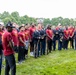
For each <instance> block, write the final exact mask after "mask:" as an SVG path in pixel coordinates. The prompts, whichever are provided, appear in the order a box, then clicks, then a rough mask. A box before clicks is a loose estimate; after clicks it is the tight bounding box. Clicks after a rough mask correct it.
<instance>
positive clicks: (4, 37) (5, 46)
mask: <svg viewBox="0 0 76 75" xmlns="http://www.w3.org/2000/svg"><path fill="white" fill-rule="evenodd" d="M11 40H12V36H11V33H9V32H7V31H5V32H4V33H3V35H2V45H3V49H4V50H3V52H4V55H5V56H7V55H11V54H14V50H12V49H11V47H10V46H9V41H11Z"/></svg>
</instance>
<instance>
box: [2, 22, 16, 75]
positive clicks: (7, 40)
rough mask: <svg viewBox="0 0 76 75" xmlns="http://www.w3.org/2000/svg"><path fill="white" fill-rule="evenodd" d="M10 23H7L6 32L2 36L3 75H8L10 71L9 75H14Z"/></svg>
mask: <svg viewBox="0 0 76 75" xmlns="http://www.w3.org/2000/svg"><path fill="white" fill-rule="evenodd" d="M12 27H13V26H12V23H11V22H8V24H7V25H6V29H7V31H5V32H4V33H3V35H2V45H3V53H4V55H5V62H6V67H5V75H9V71H10V70H11V75H16V62H15V57H14V50H13V42H12V40H13V39H12V35H11V32H12Z"/></svg>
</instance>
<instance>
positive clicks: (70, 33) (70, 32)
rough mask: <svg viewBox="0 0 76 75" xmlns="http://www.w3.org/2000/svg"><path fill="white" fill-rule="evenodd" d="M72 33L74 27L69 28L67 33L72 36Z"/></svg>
mask: <svg viewBox="0 0 76 75" xmlns="http://www.w3.org/2000/svg"><path fill="white" fill-rule="evenodd" d="M73 33H74V29H73V28H71V29H69V35H70V36H72V35H73Z"/></svg>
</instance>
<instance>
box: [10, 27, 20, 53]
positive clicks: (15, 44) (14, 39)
mask: <svg viewBox="0 0 76 75" xmlns="http://www.w3.org/2000/svg"><path fill="white" fill-rule="evenodd" d="M11 35H12V38H13V42H14V51H15V52H17V53H18V43H19V42H18V31H17V30H16V28H13V30H12V32H11Z"/></svg>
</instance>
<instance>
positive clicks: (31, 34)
mask: <svg viewBox="0 0 76 75" xmlns="http://www.w3.org/2000/svg"><path fill="white" fill-rule="evenodd" d="M35 30H36V28H35V27H31V28H30V38H31V39H32V37H33V33H34V32H35Z"/></svg>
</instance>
